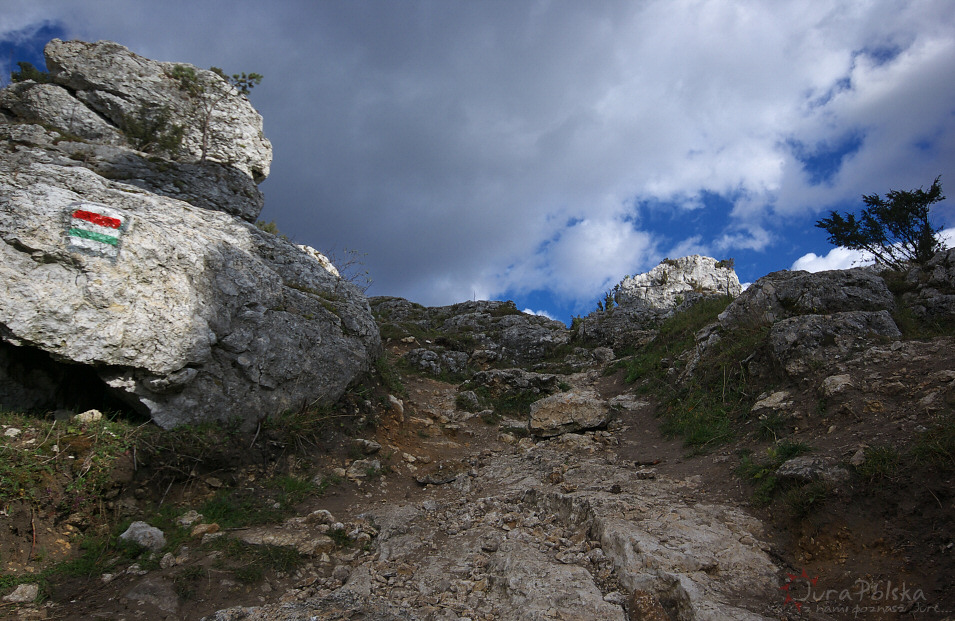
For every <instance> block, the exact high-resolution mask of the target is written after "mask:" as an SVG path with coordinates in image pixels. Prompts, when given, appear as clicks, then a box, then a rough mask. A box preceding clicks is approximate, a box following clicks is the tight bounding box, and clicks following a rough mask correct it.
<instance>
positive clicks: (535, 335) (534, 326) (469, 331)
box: [369, 297, 570, 375]
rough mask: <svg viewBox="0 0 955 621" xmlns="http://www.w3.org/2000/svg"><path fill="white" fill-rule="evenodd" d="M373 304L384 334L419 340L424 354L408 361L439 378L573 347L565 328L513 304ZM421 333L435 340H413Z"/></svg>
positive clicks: (383, 300)
mask: <svg viewBox="0 0 955 621" xmlns="http://www.w3.org/2000/svg"><path fill="white" fill-rule="evenodd" d="M369 302H370V303H371V306H372V309H373V312H374V313H375V315H376V317H377V318H378V321H379V323H380V325H381V329H382V333H384V334H387V335H389V336H390V337H391V338H397V339H408V338H410V342H415V341H416V340H417V341H418V344H419V345H420V346H421V348H419V350H416V351H413V352H411V353H409V354H407V356H406V358H407V359H408V360H409V361H410V362H411V363H412V364H414V365H415V366H418V367H419V368H421V369H422V370H425V371H427V372H429V373H432V374H434V375H438V374H440V373H443V372H447V371H450V372H452V373H460V372H461V371H463V370H464V369H465V368H466V367H468V366H475V367H481V366H482V365H486V364H487V363H490V362H494V363H501V362H507V363H514V364H523V363H528V362H537V361H540V360H543V359H545V358H547V357H548V356H550V355H551V354H552V353H554V352H555V351H557V350H558V349H559V348H560V347H562V346H564V345H566V344H568V343H569V342H570V331H569V330H568V329H567V326H565V325H564V324H563V323H562V322H560V321H555V320H553V319H548V318H546V317H541V316H539V315H530V314H527V313H522V312H521V311H519V310H518V309H517V307H516V306H515V305H514V303H513V302H510V301H506V302H500V301H471V302H462V303H460V304H452V305H450V306H437V307H430V308H426V307H424V306H421V305H420V304H414V303H412V302H409V301H408V300H404V299H402V298H394V297H374V298H371V299H370V300H369ZM421 333H425V334H434V335H435V336H434V338H433V339H431V338H428V339H427V340H425V342H420V341H421V339H416V338H414V335H415V334H421ZM426 351H430V352H432V353H431V354H427V353H425V352H426Z"/></svg>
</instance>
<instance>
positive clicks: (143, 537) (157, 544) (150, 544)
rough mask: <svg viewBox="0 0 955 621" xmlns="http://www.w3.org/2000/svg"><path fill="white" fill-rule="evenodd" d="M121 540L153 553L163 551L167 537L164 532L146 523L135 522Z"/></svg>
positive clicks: (121, 536)
mask: <svg viewBox="0 0 955 621" xmlns="http://www.w3.org/2000/svg"><path fill="white" fill-rule="evenodd" d="M119 538H120V539H122V540H123V541H130V542H132V543H135V544H137V545H140V546H142V547H144V548H149V549H150V550H153V551H158V550H161V549H162V548H163V546H165V545H166V536H165V535H164V534H163V532H162V531H161V530H159V529H158V528H156V527H154V526H150V525H149V524H147V523H146V522H133V523H132V524H130V525H129V528H127V529H126V530H125V531H124V532H123V534H122V535H120V536H119Z"/></svg>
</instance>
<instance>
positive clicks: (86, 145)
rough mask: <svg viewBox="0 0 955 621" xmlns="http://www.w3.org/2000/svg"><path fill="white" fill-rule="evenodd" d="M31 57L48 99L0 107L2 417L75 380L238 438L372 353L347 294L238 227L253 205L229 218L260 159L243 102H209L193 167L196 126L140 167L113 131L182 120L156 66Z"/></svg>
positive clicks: (367, 331)
mask: <svg viewBox="0 0 955 621" xmlns="http://www.w3.org/2000/svg"><path fill="white" fill-rule="evenodd" d="M46 53H47V62H48V64H49V66H50V68H51V74H52V77H53V80H54V82H55V84H52V85H38V84H33V83H18V84H15V85H13V86H12V87H11V88H9V89H6V90H4V91H3V92H2V93H0V106H2V107H3V109H4V110H6V111H7V112H9V113H11V114H16V115H17V118H16V119H14V120H11V119H9V118H8V119H7V120H8V121H9V122H6V123H3V124H0V140H2V141H3V142H4V147H5V148H4V149H3V152H2V155H0V240H2V244H0V280H2V282H3V294H2V295H0V338H2V345H0V361H4V362H5V366H4V367H3V369H0V380H2V381H0V385H2V388H0V399H2V400H3V405H4V406H5V407H13V408H55V407H61V406H70V405H73V404H75V403H76V402H77V401H78V400H79V395H77V394H64V392H63V390H59V391H54V390H50V388H51V387H54V386H56V387H59V388H61V389H63V388H64V385H63V384H62V383H61V381H60V380H62V378H63V376H64V375H76V374H77V373H81V372H85V373H87V375H85V376H84V377H86V378H87V379H90V380H92V382H93V383H98V384H99V386H98V389H99V390H101V391H106V392H107V393H109V394H111V395H113V396H115V397H117V398H119V399H120V400H122V401H123V402H125V403H128V404H130V405H132V406H133V407H134V408H136V409H137V410H140V411H142V412H144V413H146V414H148V415H150V416H151V417H152V418H153V420H154V421H155V422H156V423H158V424H159V425H161V426H163V427H172V426H176V425H179V424H183V423H191V422H199V421H204V420H210V419H217V420H232V421H234V420H238V421H239V422H240V423H241V424H242V425H243V426H245V427H249V426H254V425H255V424H256V422H257V421H259V420H261V419H262V418H264V417H266V416H269V415H272V414H275V413H277V412H280V411H283V410H286V409H289V408H295V407H301V406H302V405H303V404H307V403H312V402H327V401H334V400H336V399H337V398H338V397H339V396H340V395H341V394H342V393H343V391H344V389H345V387H346V386H347V385H348V383H349V382H350V381H351V380H352V379H353V378H354V377H355V376H356V375H357V374H359V373H361V372H363V371H364V370H366V369H367V368H368V367H369V366H370V364H371V361H372V360H374V358H375V357H376V356H377V355H378V354H379V352H380V338H379V335H378V329H377V326H376V325H375V323H374V320H373V318H372V316H371V313H370V309H369V308H368V304H367V300H366V299H365V298H364V296H363V295H362V294H361V292H360V291H359V290H358V289H357V288H356V287H354V286H353V285H351V284H350V283H348V282H346V281H344V280H342V279H341V278H340V277H339V276H338V275H337V274H336V273H333V272H331V271H329V270H328V269H327V268H326V266H325V265H323V264H322V262H320V261H319V260H317V259H316V258H315V256H313V254H312V253H309V252H308V251H306V250H303V249H301V248H298V247H296V246H295V245H293V244H291V243H289V242H288V241H286V240H284V239H282V238H280V237H277V236H275V235H271V234H269V233H265V232H263V231H260V230H259V229H257V228H256V227H255V226H253V225H251V224H250V223H248V222H247V220H251V219H254V218H255V216H256V215H258V209H259V208H260V207H256V206H255V205H254V203H256V202H257V201H258V199H255V198H254V197H253V198H249V197H248V196H247V197H246V198H249V200H250V201H251V203H250V202H247V203H245V204H244V206H241V207H240V208H239V209H238V212H236V210H235V209H233V208H230V205H231V206H234V205H235V204H236V203H237V202H238V203H240V204H241V201H234V200H233V199H234V198H235V196H236V192H238V193H239V194H242V193H243V192H245V190H247V189H249V188H254V184H255V179H261V178H263V177H264V175H265V174H266V173H267V172H268V161H269V159H270V158H271V148H270V146H269V144H268V141H266V140H265V139H264V138H263V137H262V136H261V118H260V117H259V116H258V114H257V113H256V112H255V111H254V109H252V107H251V105H250V104H249V103H248V100H247V99H246V98H245V97H242V96H239V95H238V94H237V93H232V94H227V95H224V96H223V100H222V104H220V106H219V109H216V110H214V114H213V115H212V118H211V120H210V123H211V124H210V127H209V128H208V129H209V131H210V132H211V135H214V139H213V138H209V137H208V136H207V139H208V149H207V153H206V155H207V157H206V158H205V161H198V160H200V159H202V158H201V157H199V156H198V153H197V149H198V147H197V144H198V141H199V140H200V139H201V136H199V135H197V134H196V131H197V130H196V128H195V126H194V125H189V126H188V128H189V129H188V131H186V140H185V141H184V143H183V150H182V153H181V154H180V155H178V156H177V157H179V159H178V160H177V159H169V158H163V157H159V156H149V155H147V154H145V153H142V152H139V151H136V150H134V149H132V148H130V147H129V146H128V144H126V143H125V142H124V140H125V139H124V138H123V135H122V130H121V129H120V128H121V127H123V119H124V118H126V117H125V116H124V115H128V114H131V113H132V112H131V111H133V110H135V109H137V106H139V105H141V104H143V103H150V102H160V101H164V102H169V103H168V105H169V106H170V108H171V109H173V110H176V111H180V108H182V109H183V110H184V109H185V108H184V107H185V106H186V105H187V102H186V100H185V99H183V97H182V96H181V95H180V94H178V93H177V90H178V87H177V86H176V85H175V82H174V80H172V78H170V77H169V75H168V73H167V70H168V69H169V67H170V66H172V65H171V64H169V63H156V62H154V61H149V60H146V59H142V58H140V57H138V56H136V55H134V54H132V53H130V52H129V51H128V50H126V49H125V48H122V47H121V46H117V45H115V44H110V43H105V42H100V43H96V44H87V43H81V42H75V41H74V42H61V41H56V40H54V41H52V42H51V43H50V44H49V45H48V46H47V51H46ZM206 73H208V72H206ZM200 75H202V76H204V77H203V78H202V79H206V78H208V79H210V80H211V79H212V78H210V77H209V76H206V75H205V74H204V73H201V72H200ZM210 75H212V76H215V74H210ZM216 79H219V78H218V77H217V76H216ZM40 87H44V88H43V91H41V92H38V93H34V91H35V89H37V88H40ZM46 87H50V88H46ZM51 89H54V90H51ZM55 89H58V90H55ZM45 91H49V92H51V93H52V92H55V93H56V95H55V96H53V97H54V98H55V99H54V101H56V102H57V103H56V104H55V105H54V107H53V109H51V110H50V111H49V113H50V114H54V112H55V110H60V111H61V112H62V108H61V106H62V105H65V103H64V102H65V101H66V100H65V99H64V98H69V99H70V101H72V103H71V106H72V107H73V108H75V109H76V110H77V112H76V113H75V114H74V113H72V112H71V113H70V114H71V116H70V118H72V119H76V118H80V119H87V120H89V123H86V122H85V121H84V124H83V125H82V126H78V125H75V124H74V125H69V124H68V123H67V121H68V120H69V119H67V118H66V117H65V116H62V115H61V116H55V114H54V116H53V117H52V118H44V117H43V115H44V114H47V112H48V111H47V109H46V108H43V107H39V106H38V105H32V104H31V103H30V102H32V101H33V100H34V99H43V97H40V95H41V94H42V92H45ZM45 96H46V95H44V97H45ZM177 106H178V107H177ZM67 109H70V108H67ZM24 110H29V111H30V112H29V114H28V113H26V112H24ZM83 111H85V112H83ZM91 111H92V114H93V116H90V113H91ZM176 114H179V112H176ZM185 114H186V113H185V112H182V115H183V116H176V115H174V116H173V118H175V119H177V120H179V121H181V122H182V123H187V122H188V121H189V120H190V119H189V118H188V117H187V116H185ZM94 117H95V118H98V119H101V120H102V119H105V120H103V123H105V124H106V125H102V124H99V125H97V124H96V123H95V122H94V121H93V120H92V119H93V118H94ZM33 121H41V122H43V123H44V125H46V127H44V126H41V125H39V124H36V123H34V122H33ZM64 125H65V126H64ZM94 125H95V128H94ZM87 126H88V127H87ZM47 127H53V128H55V129H48V128H47ZM90 128H93V129H90ZM108 128H111V129H108ZM68 131H69V132H72V133H67V132H68ZM77 132H82V134H80V133H77ZM96 141H103V142H96ZM87 156H88V157H87ZM214 159H215V160H218V163H217V162H214V161H212V160H214ZM117 171H125V172H123V174H119V173H118V172H117ZM127 175H132V176H133V178H127ZM255 192H257V190H255ZM259 196H260V195H259ZM230 214H232V215H230ZM234 216H238V217H234ZM64 369H67V370H68V372H64ZM87 383H90V382H87ZM88 389H89V386H87V387H86V390H88ZM87 405H88V406H90V407H92V406H93V405H96V404H87Z"/></svg>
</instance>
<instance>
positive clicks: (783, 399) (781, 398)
mask: <svg viewBox="0 0 955 621" xmlns="http://www.w3.org/2000/svg"><path fill="white" fill-rule="evenodd" d="M792 405H793V403H792V401H791V400H790V399H789V393H788V392H786V391H785V390H779V391H776V392H774V393H772V394H771V395H768V396H763V395H760V398H759V399H758V400H757V401H756V403H754V404H753V407H752V408H751V409H750V411H751V412H752V413H753V414H759V413H761V412H764V411H769V412H778V411H785V410H788V409H789V408H791V407H792Z"/></svg>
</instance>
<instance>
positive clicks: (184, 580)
mask: <svg viewBox="0 0 955 621" xmlns="http://www.w3.org/2000/svg"><path fill="white" fill-rule="evenodd" d="M208 577H209V571H208V570H207V569H206V568H204V567H199V566H196V565H193V566H191V567H186V568H185V569H183V570H182V571H180V572H179V573H177V574H176V576H175V577H174V578H173V579H172V584H173V588H174V589H175V591H176V595H178V596H179V597H180V598H182V599H186V600H188V599H192V598H193V597H195V596H196V583H197V582H199V581H200V580H204V579H206V578H208Z"/></svg>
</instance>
